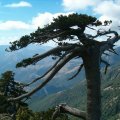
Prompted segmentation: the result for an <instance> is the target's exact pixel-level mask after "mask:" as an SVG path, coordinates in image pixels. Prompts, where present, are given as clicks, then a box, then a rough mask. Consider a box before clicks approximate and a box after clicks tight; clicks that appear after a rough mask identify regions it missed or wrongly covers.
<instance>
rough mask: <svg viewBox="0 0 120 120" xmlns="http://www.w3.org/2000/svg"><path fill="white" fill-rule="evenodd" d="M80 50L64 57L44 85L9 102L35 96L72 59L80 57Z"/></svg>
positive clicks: (10, 99)
mask: <svg viewBox="0 0 120 120" xmlns="http://www.w3.org/2000/svg"><path fill="white" fill-rule="evenodd" d="M80 50H81V48H80V47H78V48H76V49H75V50H74V51H73V52H71V53H70V54H68V55H66V56H65V57H64V59H62V60H61V61H60V62H59V64H57V65H56V66H55V67H54V69H52V70H51V72H50V73H49V74H47V76H46V79H45V81H44V82H43V83H41V84H40V85H39V86H37V87H36V88H34V89H33V90H32V91H30V92H28V93H26V94H23V95H21V96H18V97H16V98H9V99H8V101H18V100H22V99H24V98H26V97H29V96H31V95H33V94H34V93H35V92H37V91H38V90H40V89H41V88H43V87H44V86H45V85H46V84H47V83H48V82H49V81H50V80H51V79H52V78H53V77H54V76H55V75H56V73H57V72H58V71H59V70H60V69H61V68H62V67H63V66H64V65H65V64H66V63H67V62H68V61H70V60H71V59H72V58H74V57H76V56H78V55H80Z"/></svg>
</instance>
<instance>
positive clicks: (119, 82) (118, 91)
mask: <svg viewBox="0 0 120 120" xmlns="http://www.w3.org/2000/svg"><path fill="white" fill-rule="evenodd" d="M119 69H120V64H117V65H114V66H111V67H110V69H109V70H108V73H107V74H106V75H102V76H103V77H102V78H103V79H102V111H103V112H102V120H117V119H118V118H120V74H119ZM60 103H67V104H68V105H71V106H73V107H76V108H80V109H83V110H84V109H86V83H85V81H81V82H80V83H79V84H77V85H76V86H74V87H73V88H70V89H68V90H65V91H62V92H58V93H56V94H52V95H48V96H47V97H44V98H42V99H41V98H39V99H36V100H35V101H32V102H31V104H30V107H31V108H32V109H33V110H34V111H41V110H47V109H48V108H51V107H54V106H56V105H58V104H60ZM71 119H74V120H79V119H77V118H75V117H73V118H71ZM71 119H70V120H71Z"/></svg>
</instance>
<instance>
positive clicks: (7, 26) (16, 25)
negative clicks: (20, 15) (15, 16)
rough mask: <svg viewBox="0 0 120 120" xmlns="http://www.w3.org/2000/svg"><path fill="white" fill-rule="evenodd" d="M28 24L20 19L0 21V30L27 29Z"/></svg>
mask: <svg viewBox="0 0 120 120" xmlns="http://www.w3.org/2000/svg"><path fill="white" fill-rule="evenodd" d="M29 28H30V26H29V24H27V23H24V22H22V21H5V22H0V30H13V29H29Z"/></svg>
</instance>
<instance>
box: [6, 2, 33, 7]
mask: <svg viewBox="0 0 120 120" xmlns="http://www.w3.org/2000/svg"><path fill="white" fill-rule="evenodd" d="M5 7H10V8H18V7H32V5H31V4H30V3H28V2H26V1H20V2H19V3H11V4H7V5H5Z"/></svg>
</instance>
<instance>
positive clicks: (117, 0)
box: [0, 0, 120, 44]
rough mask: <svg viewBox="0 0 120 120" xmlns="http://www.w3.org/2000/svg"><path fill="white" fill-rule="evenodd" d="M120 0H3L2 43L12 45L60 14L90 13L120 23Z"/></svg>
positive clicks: (0, 8)
mask: <svg viewBox="0 0 120 120" xmlns="http://www.w3.org/2000/svg"><path fill="white" fill-rule="evenodd" d="M119 11H120V0H84V1H83V0H0V44H9V42H10V41H14V40H16V39H19V38H20V37H21V36H22V35H25V34H29V33H30V32H32V31H34V30H35V29H36V28H37V27H38V26H40V27H43V26H44V25H45V24H48V23H50V22H51V21H52V18H53V17H57V16H58V15H60V14H63V15H68V14H70V13H72V12H78V13H86V14H89V15H93V16H96V17H97V18H98V19H100V20H102V21H104V20H105V19H109V20H112V21H113V24H112V25H111V27H112V28H113V29H115V30H117V26H119V25H120V22H119V19H120V12H119Z"/></svg>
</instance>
